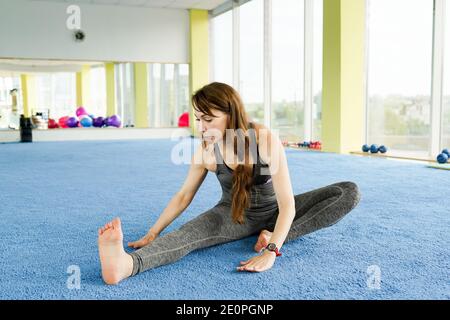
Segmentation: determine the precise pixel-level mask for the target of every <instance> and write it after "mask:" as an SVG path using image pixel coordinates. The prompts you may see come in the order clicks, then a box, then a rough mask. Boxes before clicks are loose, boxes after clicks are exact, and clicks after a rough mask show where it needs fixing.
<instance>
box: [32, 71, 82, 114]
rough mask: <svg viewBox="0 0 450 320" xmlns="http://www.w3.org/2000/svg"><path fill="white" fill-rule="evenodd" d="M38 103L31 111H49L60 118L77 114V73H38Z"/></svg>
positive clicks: (33, 112)
mask: <svg viewBox="0 0 450 320" xmlns="http://www.w3.org/2000/svg"><path fill="white" fill-rule="evenodd" d="M36 100H37V102H36V105H35V106H31V110H30V112H31V113H32V114H35V113H36V112H38V111H46V110H48V111H49V117H50V118H53V119H58V118H60V117H63V116H70V115H74V114H75V110H76V74H75V73H74V72H58V73H41V74H38V75H36Z"/></svg>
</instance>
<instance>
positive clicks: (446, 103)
mask: <svg viewBox="0 0 450 320" xmlns="http://www.w3.org/2000/svg"><path fill="white" fill-rule="evenodd" d="M445 9H446V10H445V22H446V24H445V39H446V41H445V49H444V53H445V56H444V86H443V88H444V92H443V95H442V98H443V99H442V145H441V148H450V3H449V2H448V1H447V3H446V6H445Z"/></svg>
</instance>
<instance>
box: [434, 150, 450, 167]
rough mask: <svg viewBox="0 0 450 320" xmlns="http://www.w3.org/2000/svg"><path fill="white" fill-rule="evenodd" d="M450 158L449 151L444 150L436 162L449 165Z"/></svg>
mask: <svg viewBox="0 0 450 320" xmlns="http://www.w3.org/2000/svg"><path fill="white" fill-rule="evenodd" d="M449 158H450V155H449V151H448V149H444V150H442V152H441V153H439V154H438V156H437V158H436V161H437V162H438V163H440V164H443V163H447V161H448V159H449Z"/></svg>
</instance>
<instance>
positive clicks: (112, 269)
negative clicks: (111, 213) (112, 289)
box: [98, 218, 133, 284]
mask: <svg viewBox="0 0 450 320" xmlns="http://www.w3.org/2000/svg"><path fill="white" fill-rule="evenodd" d="M122 240H123V233H122V226H121V223H120V219H119V218H116V219H114V220H113V221H111V222H109V223H107V224H105V226H104V227H103V228H100V229H99V230H98V249H99V253H100V262H101V266H102V277H103V280H104V281H105V282H106V283H107V284H118V283H119V282H120V281H121V280H123V279H125V278H128V277H129V276H131V273H132V271H133V259H132V258H131V256H130V255H129V254H127V253H126V252H125V250H124V248H123V244H122Z"/></svg>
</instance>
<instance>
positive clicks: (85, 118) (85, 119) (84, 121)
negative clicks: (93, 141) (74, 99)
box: [80, 115, 92, 128]
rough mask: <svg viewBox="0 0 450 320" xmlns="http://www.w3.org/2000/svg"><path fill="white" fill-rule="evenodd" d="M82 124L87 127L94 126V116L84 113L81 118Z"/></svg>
mask: <svg viewBox="0 0 450 320" xmlns="http://www.w3.org/2000/svg"><path fill="white" fill-rule="evenodd" d="M80 124H81V126H82V127H85V128H88V127H92V118H91V117H89V116H86V115H84V116H83V117H82V118H81V120H80Z"/></svg>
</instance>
